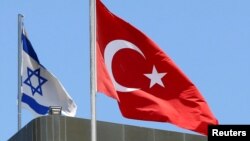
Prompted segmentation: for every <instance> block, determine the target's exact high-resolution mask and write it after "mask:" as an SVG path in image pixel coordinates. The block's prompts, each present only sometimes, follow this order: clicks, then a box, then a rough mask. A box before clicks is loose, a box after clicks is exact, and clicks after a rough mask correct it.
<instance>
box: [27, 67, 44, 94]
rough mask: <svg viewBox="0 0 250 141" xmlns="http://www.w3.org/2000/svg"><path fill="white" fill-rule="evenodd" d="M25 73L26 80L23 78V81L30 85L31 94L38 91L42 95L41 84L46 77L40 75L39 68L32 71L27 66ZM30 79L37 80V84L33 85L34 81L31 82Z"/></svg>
mask: <svg viewBox="0 0 250 141" xmlns="http://www.w3.org/2000/svg"><path fill="white" fill-rule="evenodd" d="M27 74H28V77H27V79H26V80H24V82H23V83H24V84H26V85H28V86H30V88H31V91H32V95H34V94H35V93H38V94H40V95H41V96H42V95H43V93H42V85H43V84H44V83H45V82H46V81H47V79H45V78H43V77H42V76H41V75H40V68H38V69H36V70H34V71H33V70H31V69H30V68H29V67H27ZM32 80H37V83H38V84H37V86H35V84H34V82H33V84H32Z"/></svg>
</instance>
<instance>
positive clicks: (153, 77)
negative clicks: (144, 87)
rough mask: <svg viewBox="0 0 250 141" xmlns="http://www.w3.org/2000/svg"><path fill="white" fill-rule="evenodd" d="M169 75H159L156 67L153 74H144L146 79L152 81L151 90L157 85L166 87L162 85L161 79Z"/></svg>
mask: <svg viewBox="0 0 250 141" xmlns="http://www.w3.org/2000/svg"><path fill="white" fill-rule="evenodd" d="M166 74H167V73H158V72H157V70H156V68H155V66H153V70H152V73H149V74H144V75H145V76H146V77H148V78H149V79H150V80H151V81H150V88H152V87H153V86H154V85H155V84H159V85H161V86H162V87H165V86H164V84H163V83H162V81H161V79H162V78H163V77H164V76H165V75H166Z"/></svg>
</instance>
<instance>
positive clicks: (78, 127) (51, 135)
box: [9, 115, 207, 141]
mask: <svg viewBox="0 0 250 141" xmlns="http://www.w3.org/2000/svg"><path fill="white" fill-rule="evenodd" d="M90 124H91V122H90V120H88V119H80V118H73V117H65V116H60V115H50V116H44V117H39V118H36V119H34V120H32V121H31V122H30V123H28V124H27V125H26V126H24V127H23V128H22V129H21V130H20V131H19V132H17V133H16V134H15V135H14V136H12V137H11V138H10V139H9V141H90V140H91V139H90V138H91V136H90ZM97 141H207V137H204V136H199V135H192V134H186V133H179V132H172V131H163V130H158V129H150V128H143V127H136V126H130V125H122V124H115V123H108V122H101V121H98V122H97Z"/></svg>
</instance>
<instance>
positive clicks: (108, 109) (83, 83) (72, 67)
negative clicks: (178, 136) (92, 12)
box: [0, 0, 250, 140]
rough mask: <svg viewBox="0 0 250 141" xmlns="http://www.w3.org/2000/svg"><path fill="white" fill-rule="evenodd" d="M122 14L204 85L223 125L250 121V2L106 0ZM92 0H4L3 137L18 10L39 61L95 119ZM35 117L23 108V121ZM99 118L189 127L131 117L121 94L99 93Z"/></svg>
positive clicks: (11, 106) (11, 100)
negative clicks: (92, 103) (91, 70)
mask: <svg viewBox="0 0 250 141" xmlns="http://www.w3.org/2000/svg"><path fill="white" fill-rule="evenodd" d="M104 3H105V5H106V6H107V7H108V8H109V9H110V10H111V11H112V12H113V13H115V14H116V15H118V16H119V17H121V18H123V19H124V20H126V21H128V22H129V23H131V24H132V25H134V26H135V27H137V28H138V29H139V30H141V31H143V32H144V33H146V34H147V35H148V36H149V37H150V38H151V39H153V40H154V41H155V42H156V43H157V44H158V45H159V46H160V47H161V48H162V49H163V50H164V51H165V52H166V53H167V54H168V55H169V56H170V57H171V58H172V59H173V60H174V61H175V63H176V64H177V65H178V66H179V67H180V68H181V69H182V71H183V72H184V73H185V74H186V75H187V76H188V77H189V78H190V79H191V80H192V82H193V83H194V84H195V85H196V86H197V87H198V89H199V90H200V91H201V93H202V95H203V96H204V97H205V99H206V100H207V102H208V104H209V105H210V108H211V110H212V112H213V113H214V114H215V116H216V117H217V118H218V120H219V122H220V123H221V124H250V108H249V107H250V102H249V100H250V75H249V72H250V63H249V60H250V55H249V53H250V40H249V39H250V26H249V25H250V18H249V17H250V9H249V5H250V1H248V0H240V1H236V0H209V1H205V0H203V1H201V0H190V1H186V0H175V1H173V0H156V1H153V0H151V1H150V0H147V1H145V0H136V1H135V0H126V1H124V0H104ZM88 6H89V1H88V0H74V1H72V0H64V1H61V0H53V1H51V0H50V1H49V0H43V1H32V0H26V1H20V0H1V1H0V19H1V22H0V33H1V36H0V49H1V51H0V64H1V69H0V84H1V85H0V89H1V103H0V111H1V117H0V122H1V123H0V125H1V128H0V140H7V139H8V138H10V137H11V136H12V135H13V134H14V133H15V132H16V131H17V15H18V13H21V14H23V15H24V17H25V18H24V25H25V28H26V30H27V32H28V34H29V38H30V40H31V42H32V44H33V47H34V49H35V51H36V53H37V55H38V57H39V60H40V62H41V63H42V64H43V65H44V66H45V67H46V68H47V69H48V70H49V71H50V72H52V73H53V74H55V75H56V76H57V78H58V79H59V80H60V81H61V83H62V84H63V85H64V87H65V88H66V89H67V91H68V92H69V94H70V95H71V97H72V98H73V99H74V100H75V102H76V104H77V106H78V111H77V115H76V116H77V117H80V118H87V119H89V118H90V94H89V93H90V91H89V8H88ZM32 119H33V117H32V115H31V113H30V112H29V111H27V110H25V109H23V112H22V124H23V125H25V124H27V123H28V122H29V121H31V120H32ZM97 119H98V120H102V121H109V122H115V123H123V124H130V125H136V126H143V127H150V128H159V129H164V130H173V131H179V132H188V133H193V132H191V131H187V130H184V129H181V128H178V127H176V126H173V125H171V124H167V123H157V122H143V121H138V120H129V119H125V118H123V117H122V116H121V114H120V111H119V109H118V106H117V103H116V101H115V100H113V99H111V98H109V97H107V96H105V95H102V94H98V95H97Z"/></svg>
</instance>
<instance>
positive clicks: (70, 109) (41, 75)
mask: <svg viewBox="0 0 250 141" xmlns="http://www.w3.org/2000/svg"><path fill="white" fill-rule="evenodd" d="M21 62H22V67H21V75H22V86H21V92H22V98H21V101H22V107H24V108H27V109H29V110H31V111H32V112H33V113H34V115H35V116H41V115H47V114H48V112H49V107H50V106H61V107H62V114H63V115H66V116H75V114H76V109H77V106H76V104H75V103H74V101H73V100H72V98H71V97H70V96H69V95H68V93H67V92H66V90H65V89H64V87H63V86H62V84H61V83H60V82H59V81H58V80H57V79H56V78H55V76H54V75H53V74H51V73H50V72H49V71H48V70H46V68H45V67H44V66H42V65H41V64H40V62H39V60H38V57H37V55H36V53H35V51H34V49H33V47H32V45H31V42H30V41H29V39H28V38H27V36H26V33H25V31H24V30H23V32H22V61H21Z"/></svg>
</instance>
